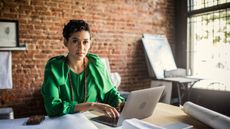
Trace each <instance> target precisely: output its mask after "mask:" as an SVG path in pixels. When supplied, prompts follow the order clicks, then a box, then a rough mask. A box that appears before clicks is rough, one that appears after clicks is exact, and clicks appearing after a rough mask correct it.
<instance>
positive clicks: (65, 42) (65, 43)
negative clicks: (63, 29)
mask: <svg viewBox="0 0 230 129" xmlns="http://www.w3.org/2000/svg"><path fill="white" fill-rule="evenodd" d="M67 44H68V41H67V39H66V38H64V45H65V46H66V47H67Z"/></svg>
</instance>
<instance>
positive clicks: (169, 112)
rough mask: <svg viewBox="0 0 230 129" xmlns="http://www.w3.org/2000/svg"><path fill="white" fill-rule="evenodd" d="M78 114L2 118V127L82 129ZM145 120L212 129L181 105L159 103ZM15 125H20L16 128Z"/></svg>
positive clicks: (102, 128) (6, 128)
mask: <svg viewBox="0 0 230 129" xmlns="http://www.w3.org/2000/svg"><path fill="white" fill-rule="evenodd" d="M83 114H84V115H85V116H86V117H87V118H88V119H90V118H92V117H95V116H96V114H92V113H91V112H85V113H83ZM77 115H78V114H77V113H76V114H72V115H65V116H62V117H58V118H48V117H46V120H45V121H43V122H42V123H41V124H40V125H35V126H23V124H24V123H25V121H26V120H27V118H20V119H14V120H0V129H82V128H80V126H83V125H84V122H79V121H78V120H77V119H78V118H77V117H76V116H77ZM54 119H56V120H57V121H58V122H57V121H56V122H55V121H54ZM143 120H144V121H146V122H149V123H153V124H156V125H159V126H164V125H167V124H172V123H176V122H183V123H186V124H189V125H193V126H194V129H211V128H210V127H208V126H206V125H204V124H203V123H201V122H199V121H198V120H196V119H194V118H192V117H190V116H189V115H187V114H185V113H184V112H183V111H182V110H181V109H180V108H179V107H176V106H172V105H168V104H164V103H158V104H157V106H156V109H155V111H154V113H153V115H152V116H150V117H148V118H146V119H143ZM57 123H58V124H57ZM79 123H80V124H79ZM90 123H91V124H92V123H93V124H94V125H95V126H96V127H97V128H99V129H121V127H117V128H113V127H110V126H107V125H104V124H100V123H97V122H94V121H91V122H90ZM91 124H90V125H89V126H90V127H91V126H92V127H91V128H95V126H94V125H91ZM15 126H18V127H17V128H16V127H15ZM87 129H88V128H87Z"/></svg>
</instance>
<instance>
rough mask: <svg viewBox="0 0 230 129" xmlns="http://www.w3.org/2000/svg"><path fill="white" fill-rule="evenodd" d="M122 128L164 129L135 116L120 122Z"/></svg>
mask: <svg viewBox="0 0 230 129" xmlns="http://www.w3.org/2000/svg"><path fill="white" fill-rule="evenodd" d="M122 129H165V128H163V127H160V126H157V125H154V124H151V123H147V122H145V121H142V120H138V119H136V118H132V119H127V120H125V121H124V122H123V123H122Z"/></svg>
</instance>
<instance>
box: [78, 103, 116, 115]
mask: <svg viewBox="0 0 230 129" xmlns="http://www.w3.org/2000/svg"><path fill="white" fill-rule="evenodd" d="M92 110H93V111H98V112H101V113H103V114H105V115H107V116H109V117H112V118H118V117H119V115H120V114H119V113H118V111H117V110H116V108H114V107H112V106H110V105H108V104H103V103H97V102H88V103H81V104H77V105H76V106H75V108H74V112H84V111H92Z"/></svg>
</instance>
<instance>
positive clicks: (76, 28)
mask: <svg viewBox="0 0 230 129" xmlns="http://www.w3.org/2000/svg"><path fill="white" fill-rule="evenodd" d="M82 30H84V31H88V32H89V33H90V28H89V24H88V23H87V22H85V21H84V20H70V21H69V23H68V24H67V25H65V26H64V28H63V33H62V34H63V36H64V38H65V39H66V40H68V39H69V37H70V36H71V35H72V34H73V33H74V32H80V31H82Z"/></svg>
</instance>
